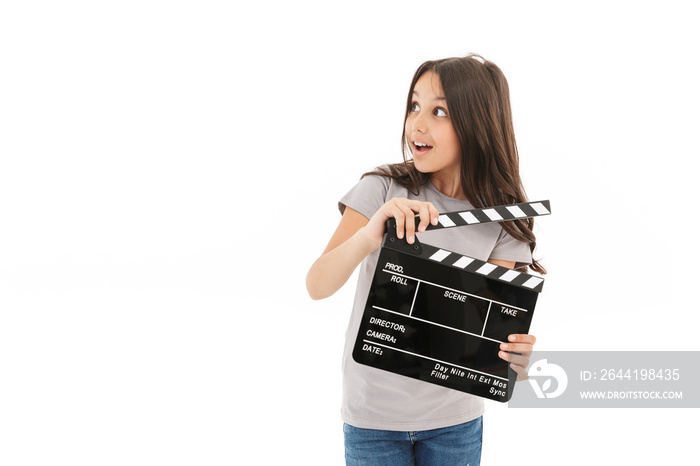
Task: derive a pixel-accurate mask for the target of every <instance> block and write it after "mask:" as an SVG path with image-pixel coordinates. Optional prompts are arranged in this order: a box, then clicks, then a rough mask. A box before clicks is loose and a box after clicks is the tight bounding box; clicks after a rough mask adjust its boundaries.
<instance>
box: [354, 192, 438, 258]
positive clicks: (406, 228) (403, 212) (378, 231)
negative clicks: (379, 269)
mask: <svg viewBox="0 0 700 466" xmlns="http://www.w3.org/2000/svg"><path fill="white" fill-rule="evenodd" d="M416 214H418V215H419V216H420V222H419V224H418V232H424V231H425V229H426V228H427V227H428V224H429V223H430V224H433V225H437V223H438V216H439V215H440V214H439V213H438V210H437V209H436V208H435V206H434V205H433V204H432V203H430V202H421V201H414V200H410V199H405V198H403V197H395V198H393V199H391V200H390V201H388V202H387V203H386V204H384V205H383V206H381V207H380V208H379V210H378V211H377V212H376V213H375V214H374V215H373V216H372V218H371V219H369V223H368V224H367V226H365V227H364V233H365V234H366V235H367V237H368V238H369V239H370V240H372V241H375V242H376V244H377V247H379V246H380V245H381V242H382V238H383V237H384V231H385V224H386V221H387V220H389V219H390V218H394V219H396V237H397V238H399V239H401V238H403V237H404V232H405V234H406V241H407V242H408V243H409V244H413V242H414V240H415V233H416V225H415V221H414V220H413V219H414V217H415V215H416Z"/></svg>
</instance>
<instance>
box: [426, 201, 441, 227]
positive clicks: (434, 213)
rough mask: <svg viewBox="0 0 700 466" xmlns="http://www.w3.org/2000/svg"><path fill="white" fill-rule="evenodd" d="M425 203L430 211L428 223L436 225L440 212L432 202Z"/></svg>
mask: <svg viewBox="0 0 700 466" xmlns="http://www.w3.org/2000/svg"><path fill="white" fill-rule="evenodd" d="M426 204H428V212H430V223H432V224H433V225H437V224H438V218H439V217H440V212H438V210H437V209H436V208H435V206H434V205H433V203H432V202H426Z"/></svg>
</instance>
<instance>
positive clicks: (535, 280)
mask: <svg viewBox="0 0 700 466" xmlns="http://www.w3.org/2000/svg"><path fill="white" fill-rule="evenodd" d="M543 281H544V280H542V279H541V278H538V277H530V278H529V279H528V281H526V282H525V283H523V286H526V287H528V288H534V287H536V286H537V285H539V284H540V283H542V282H543Z"/></svg>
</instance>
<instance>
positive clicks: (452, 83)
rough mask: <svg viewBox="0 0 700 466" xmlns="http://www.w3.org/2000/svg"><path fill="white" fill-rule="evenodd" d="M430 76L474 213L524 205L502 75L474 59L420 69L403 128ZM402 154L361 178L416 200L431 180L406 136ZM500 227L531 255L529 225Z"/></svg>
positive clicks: (538, 269)
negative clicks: (390, 183)
mask: <svg viewBox="0 0 700 466" xmlns="http://www.w3.org/2000/svg"><path fill="white" fill-rule="evenodd" d="M428 71H431V72H433V73H435V74H437V75H438V76H439V78H440V81H441V83H442V88H443V89H444V91H445V98H446V101H447V109H448V112H449V114H450V118H451V121H452V125H453V127H454V129H455V132H456V133H457V137H458V139H459V144H460V147H461V151H462V162H461V169H460V171H461V174H460V175H461V176H460V180H461V184H462V190H463V191H464V194H465V195H466V197H467V199H468V200H469V202H470V203H471V204H472V205H473V206H474V207H476V208H482V207H488V206H496V205H505V204H516V203H519V202H526V201H527V196H526V194H525V189H524V188H523V184H522V180H521V179H520V170H519V159H518V149H517V146H516V144H515V132H514V130H513V119H512V115H511V109H510V93H509V90H508V82H507V81H506V78H505V76H504V75H503V72H502V71H501V70H500V68H498V66H496V65H495V64H494V63H493V62H490V61H488V60H485V59H484V58H483V57H481V56H480V55H476V54H470V55H467V56H466V57H454V58H444V59H442V60H431V61H427V62H425V63H423V64H422V65H421V66H420V67H418V70H416V73H415V75H414V76H413V81H412V82H411V87H410V89H409V91H408V99H407V102H406V114H405V115H404V125H403V127H402V128H405V127H406V118H408V115H409V114H410V112H411V107H412V105H411V104H412V102H413V88H414V87H415V85H416V82H417V81H418V79H419V78H420V77H421V76H422V75H423V74H424V73H426V72H428ZM401 149H402V152H403V159H404V161H403V163H397V164H393V165H389V166H388V167H387V168H385V169H380V171H374V172H369V173H366V174H365V175H368V174H381V175H385V176H390V177H391V178H393V179H395V180H396V181H397V182H398V183H399V184H400V185H402V186H403V187H405V188H407V189H410V190H411V191H412V192H414V193H415V194H418V192H419V190H420V187H421V186H423V185H424V184H425V183H426V182H427V181H428V179H429V178H430V174H429V173H421V172H419V171H418V170H416V168H415V166H414V164H413V160H412V159H411V151H410V149H409V146H408V141H407V140H406V132H405V131H404V130H402V136H401ZM363 176H364V175H363ZM501 225H502V226H503V229H504V230H506V232H507V233H508V234H509V235H511V236H512V237H513V238H515V239H517V240H519V241H523V242H526V243H529V245H530V252H531V253H532V252H533V251H534V249H535V245H536V241H535V234H534V233H533V227H534V220H533V219H531V218H529V219H519V220H513V221H508V222H502V223H501ZM530 268H531V269H532V270H534V271H535V272H538V273H543V274H544V273H547V272H546V270H545V269H544V267H542V265H540V264H539V262H537V261H536V260H535V259H534V258H533V260H532V264H531V265H530ZM524 269H527V268H526V267H525V268H524Z"/></svg>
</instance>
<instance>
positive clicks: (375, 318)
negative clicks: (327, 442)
mask: <svg viewBox="0 0 700 466" xmlns="http://www.w3.org/2000/svg"><path fill="white" fill-rule="evenodd" d="M549 213H550V206H549V201H539V202H524V203H520V204H513V205H507V206H498V207H487V208H483V209H473V210H468V211H463V212H448V213H445V214H442V215H440V217H439V220H438V225H432V224H431V225H429V226H428V228H427V230H435V229H440V228H452V227H460V226H468V225H474V224H481V223H487V222H503V221H509V220H515V219H521V218H522V219H524V218H529V217H536V216H541V215H548V214H549ZM415 221H416V224H417V223H418V221H419V218H418V217H416V220H415ZM404 236H405V235H404ZM543 284H544V280H543V279H542V278H540V277H538V276H535V275H530V274H527V273H521V272H517V271H515V270H512V269H509V268H506V267H500V266H497V265H495V264H491V263H488V262H484V261H480V260H478V259H474V258H472V257H467V256H464V255H462V254H458V253H455V252H451V251H448V250H446V249H442V248H437V247H435V246H431V245H429V244H425V243H420V242H418V240H417V239H416V240H415V242H414V243H413V244H408V243H407V242H406V240H405V238H404V239H398V238H397V237H396V221H395V220H394V219H390V220H388V221H387V223H386V233H385V234H384V238H383V241H382V246H381V250H380V252H379V260H378V262H377V268H376V271H375V273H374V278H373V279H372V285H371V287H370V291H369V296H368V297H367V304H366V305H365V310H364V314H363V316H362V321H361V323H360V329H359V331H358V334H357V339H356V340H355V346H354V348H353V353H352V356H353V359H354V360H355V361H356V362H358V363H360V364H365V365H368V366H371V367H375V368H377V369H382V370H386V371H389V372H393V373H395V374H399V375H403V376H406V377H411V378H414V379H418V380H422V381H425V382H428V383H433V384H437V385H441V386H444V387H448V388H451V389H455V390H460V391H463V392H466V393H471V394H473V395H477V396H480V397H484V398H489V399H493V400H496V401H501V402H505V401H508V400H509V399H510V397H511V395H512V393H513V388H514V385H515V379H516V376H517V374H516V373H515V371H514V370H513V369H512V368H510V367H509V363H508V362H506V361H504V360H503V359H501V358H499V357H498V352H499V350H500V344H501V343H503V342H505V341H506V340H507V338H508V335H510V334H512V333H524V334H526V333H528V332H529V329H530V322H531V321H532V315H533V313H534V311H535V303H536V301H537V296H538V295H539V293H540V291H542V285H543Z"/></svg>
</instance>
